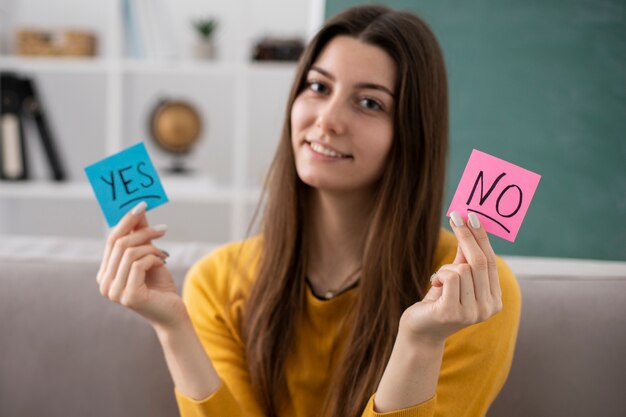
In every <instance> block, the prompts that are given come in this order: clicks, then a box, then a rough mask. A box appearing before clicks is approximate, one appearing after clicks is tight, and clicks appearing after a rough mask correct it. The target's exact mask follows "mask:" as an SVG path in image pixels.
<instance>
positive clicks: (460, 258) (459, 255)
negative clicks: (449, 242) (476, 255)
mask: <svg viewBox="0 0 626 417" xmlns="http://www.w3.org/2000/svg"><path fill="white" fill-rule="evenodd" d="M452 263H453V264H466V263H467V259H465V255H463V250H462V249H461V245H456V256H455V257H454V261H452Z"/></svg>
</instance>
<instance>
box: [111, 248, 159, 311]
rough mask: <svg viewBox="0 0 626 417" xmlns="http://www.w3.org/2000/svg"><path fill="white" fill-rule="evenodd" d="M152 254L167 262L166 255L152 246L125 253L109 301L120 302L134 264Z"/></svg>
mask: <svg viewBox="0 0 626 417" xmlns="http://www.w3.org/2000/svg"><path fill="white" fill-rule="evenodd" d="M150 254H152V255H155V256H158V257H159V258H161V259H163V260H164V261H165V257H166V255H165V253H164V252H163V251H162V250H161V249H159V248H157V247H155V246H154V245H151V244H150V245H142V246H135V247H131V248H129V249H127V250H126V251H125V252H124V255H123V256H122V260H121V262H120V266H119V268H118V270H117V273H116V274H115V278H114V279H113V282H112V283H111V286H110V289H109V293H108V298H109V299H111V300H113V301H116V302H119V301H120V299H121V296H122V293H123V292H124V289H125V288H126V282H127V281H128V275H129V274H130V268H131V266H132V264H133V262H135V261H136V260H138V259H141V258H143V257H144V256H146V255H150Z"/></svg>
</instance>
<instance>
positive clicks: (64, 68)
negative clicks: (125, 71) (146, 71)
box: [0, 55, 110, 73]
mask: <svg viewBox="0 0 626 417" xmlns="http://www.w3.org/2000/svg"><path fill="white" fill-rule="evenodd" d="M109 66H110V61H107V60H105V59H103V58H74V57H65V58H55V57H36V56H32V57H23V56H7V55H3V56H0V69H3V70H12V71H28V72H59V73H77V72H78V73H106V72H107V71H108V69H109Z"/></svg>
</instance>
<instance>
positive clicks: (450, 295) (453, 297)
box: [437, 269, 461, 306]
mask: <svg viewBox="0 0 626 417" xmlns="http://www.w3.org/2000/svg"><path fill="white" fill-rule="evenodd" d="M437 276H438V278H439V279H440V280H441V282H442V283H443V290H442V298H443V301H444V303H446V304H448V305H449V306H458V305H459V304H460V303H461V298H460V294H461V288H460V285H461V280H460V277H459V275H458V274H457V273H456V272H452V271H448V270H446V269H443V270H439V271H438V272H437Z"/></svg>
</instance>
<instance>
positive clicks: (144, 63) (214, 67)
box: [0, 55, 297, 75]
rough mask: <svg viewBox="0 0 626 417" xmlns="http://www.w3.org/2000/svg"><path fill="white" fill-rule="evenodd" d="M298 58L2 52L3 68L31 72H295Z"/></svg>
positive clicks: (208, 73)
mask: <svg viewBox="0 0 626 417" xmlns="http://www.w3.org/2000/svg"><path fill="white" fill-rule="evenodd" d="M296 65H297V63H296V62H281V61H267V62H244V63H241V62H227V61H193V60H185V61H159V60H142V59H122V60H115V59H105V58H101V57H96V58H75V57H37V56H11V55H0V69H2V70H12V71H29V72H58V73H107V72H111V71H121V72H123V73H130V74H146V73H148V74H166V75H167V74H177V75H180V74H207V75H223V74H234V73H235V72H236V71H237V70H238V69H241V70H243V71H245V72H248V73H253V74H263V73H268V74H276V73H281V72H284V73H293V72H294V71H295V69H296Z"/></svg>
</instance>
